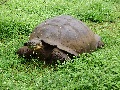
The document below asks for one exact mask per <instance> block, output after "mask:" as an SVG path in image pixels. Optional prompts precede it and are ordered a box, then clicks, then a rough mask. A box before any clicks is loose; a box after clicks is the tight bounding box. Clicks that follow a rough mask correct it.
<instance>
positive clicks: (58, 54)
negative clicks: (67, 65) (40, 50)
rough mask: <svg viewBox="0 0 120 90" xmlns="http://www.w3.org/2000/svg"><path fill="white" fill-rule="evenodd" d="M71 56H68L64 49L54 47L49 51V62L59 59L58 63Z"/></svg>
mask: <svg viewBox="0 0 120 90" xmlns="http://www.w3.org/2000/svg"><path fill="white" fill-rule="evenodd" d="M70 59H71V58H70V57H69V56H68V54H66V53H65V52H64V51H62V50H60V49H58V48H54V49H53V51H52V53H51V60H50V61H51V62H52V63H54V62H55V63H56V62H57V60H59V61H60V63H63V62H64V61H66V60H70Z"/></svg>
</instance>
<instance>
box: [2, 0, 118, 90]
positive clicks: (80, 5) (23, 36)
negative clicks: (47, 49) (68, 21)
mask: <svg viewBox="0 0 120 90" xmlns="http://www.w3.org/2000/svg"><path fill="white" fill-rule="evenodd" d="M4 1H5V0H2V1H0V90H40V89H43V90H74V89H76V90H78V89H80V90H90V89H91V90H93V89H95V90H99V89H100V90H119V89H120V0H35V1H33V0H7V1H6V2H5V3H3V2H4ZM61 14H67V15H71V16H73V17H75V18H77V19H80V20H82V21H84V22H85V23H86V24H87V25H88V26H89V27H90V28H91V29H92V30H93V31H94V32H95V33H97V34H99V35H100V36H101V37H102V38H103V41H104V43H105V47H104V48H103V49H99V50H97V51H95V52H93V53H92V54H88V55H87V57H86V56H85V55H84V54H83V55H80V58H74V59H73V61H72V62H71V61H70V62H66V64H63V65H58V67H56V68H53V67H51V68H50V67H46V68H43V66H44V65H43V63H41V62H40V61H38V60H34V59H33V60H31V61H25V60H24V59H23V58H18V56H17V55H15V51H16V50H17V49H18V48H19V47H21V46H22V45H23V43H24V42H26V41H27V40H28V36H29V34H30V33H31V32H32V30H33V29H34V27H35V26H36V25H38V24H39V23H40V22H42V21H44V20H45V19H47V18H50V17H54V16H57V15H61Z"/></svg>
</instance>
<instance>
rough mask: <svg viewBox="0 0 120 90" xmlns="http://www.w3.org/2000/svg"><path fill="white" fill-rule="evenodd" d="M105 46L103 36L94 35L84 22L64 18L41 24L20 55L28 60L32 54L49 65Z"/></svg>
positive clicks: (66, 16)
mask: <svg viewBox="0 0 120 90" xmlns="http://www.w3.org/2000/svg"><path fill="white" fill-rule="evenodd" d="M103 45H104V44H103V42H102V41H101V37H100V36H99V35H97V34H94V33H93V32H92V31H91V30H90V29H89V28H88V27H87V26H86V25H85V24H84V23H83V22H81V21H79V20H77V19H74V18H73V17H71V16H68V15H61V16H57V17H54V18H52V19H48V20H46V21H45V22H43V23H41V24H40V25H38V26H37V27H36V28H35V29H34V31H33V32H32V33H31V35H30V38H29V41H28V42H26V43H25V44H24V46H23V47H22V48H20V49H19V50H18V51H17V54H18V55H20V56H21V55H23V54H24V56H26V57H28V55H29V53H30V56H32V57H35V58H39V59H40V60H44V61H46V62H48V63H52V62H54V61H56V60H60V62H63V61H65V60H69V59H71V58H72V56H74V55H75V56H78V54H82V53H89V52H91V51H94V50H96V49H97V48H100V47H102V46H103ZM37 46H39V47H40V48H37ZM26 47H27V49H28V48H29V52H28V53H27V52H26V51H25V50H27V49H25V48H26ZM23 49H24V50H23ZM31 52H32V54H31Z"/></svg>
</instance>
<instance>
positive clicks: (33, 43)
mask: <svg viewBox="0 0 120 90" xmlns="http://www.w3.org/2000/svg"><path fill="white" fill-rule="evenodd" d="M24 46H28V47H29V48H30V49H32V50H38V49H43V45H42V42H41V41H40V40H39V39H32V40H30V41H28V42H26V43H24Z"/></svg>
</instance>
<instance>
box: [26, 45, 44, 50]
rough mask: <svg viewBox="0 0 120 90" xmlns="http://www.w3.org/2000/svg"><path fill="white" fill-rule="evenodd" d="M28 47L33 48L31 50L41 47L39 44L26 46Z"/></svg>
mask: <svg viewBox="0 0 120 90" xmlns="http://www.w3.org/2000/svg"><path fill="white" fill-rule="evenodd" d="M28 48H30V49H33V50H38V49H41V48H42V46H40V45H32V46H28Z"/></svg>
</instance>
